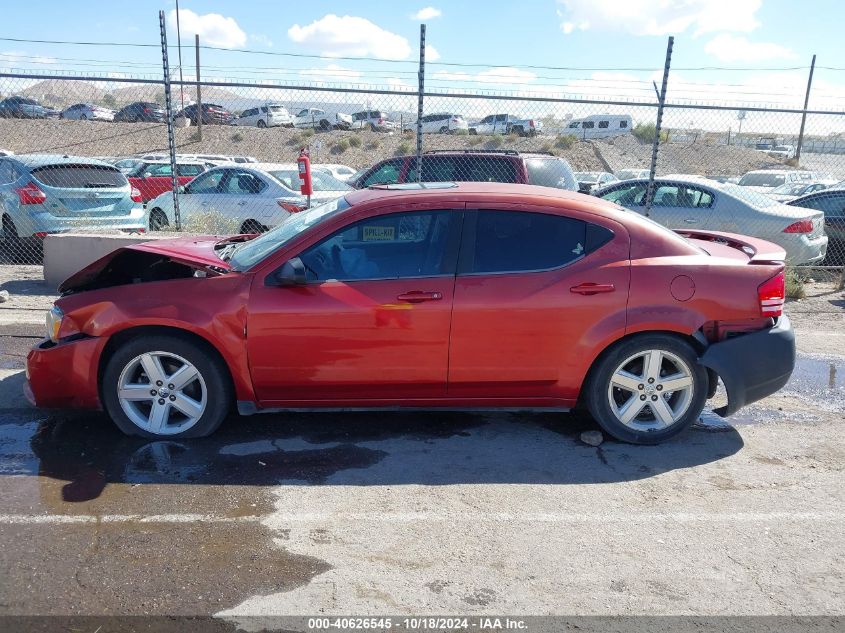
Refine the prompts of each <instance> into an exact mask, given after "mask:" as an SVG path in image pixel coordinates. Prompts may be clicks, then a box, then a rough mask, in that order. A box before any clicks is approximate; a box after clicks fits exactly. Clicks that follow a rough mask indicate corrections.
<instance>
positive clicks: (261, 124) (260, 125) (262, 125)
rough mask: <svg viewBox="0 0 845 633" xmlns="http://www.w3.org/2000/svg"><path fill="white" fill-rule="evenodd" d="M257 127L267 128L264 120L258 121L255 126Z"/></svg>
mask: <svg viewBox="0 0 845 633" xmlns="http://www.w3.org/2000/svg"><path fill="white" fill-rule="evenodd" d="M255 125H256V126H257V127H260V128H265V127H267V123H265V122H264V119H258V123H256V124H255Z"/></svg>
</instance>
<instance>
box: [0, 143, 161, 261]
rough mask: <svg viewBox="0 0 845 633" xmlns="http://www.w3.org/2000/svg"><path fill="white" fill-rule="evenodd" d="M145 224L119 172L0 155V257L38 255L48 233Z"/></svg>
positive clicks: (84, 161) (136, 197)
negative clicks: (0, 255)
mask: <svg viewBox="0 0 845 633" xmlns="http://www.w3.org/2000/svg"><path fill="white" fill-rule="evenodd" d="M145 224H146V220H145V211H144V207H143V205H142V203H141V194H140V192H139V191H138V190H137V189H135V188H134V187H132V186H131V185H130V184H129V181H128V180H127V179H126V176H124V175H123V174H122V173H121V172H120V170H119V169H118V168H117V167H115V166H114V165H109V164H108V163H105V162H103V161H100V160H94V159H91V158H83V157H80V156H58V155H52V154H25V155H17V156H4V157H0V254H2V255H3V256H4V258H10V259H13V260H16V259H21V258H22V257H24V258H28V259H29V258H31V257H28V256H31V254H33V253H37V252H40V250H41V240H42V239H43V238H44V237H45V236H46V235H48V234H50V233H63V232H68V231H85V230H93V229H96V230H103V229H118V230H122V231H126V232H136V231H138V232H140V231H143V230H144V227H145Z"/></svg>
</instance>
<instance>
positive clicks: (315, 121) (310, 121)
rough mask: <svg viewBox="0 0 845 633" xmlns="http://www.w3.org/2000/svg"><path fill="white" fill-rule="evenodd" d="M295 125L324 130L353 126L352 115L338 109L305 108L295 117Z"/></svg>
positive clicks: (345, 128)
mask: <svg viewBox="0 0 845 633" xmlns="http://www.w3.org/2000/svg"><path fill="white" fill-rule="evenodd" d="M293 126H294V127H295V128H299V129H305V128H310V129H315V130H323V131H328V130H348V129H350V128H351V127H352V116H351V115H349V114H346V113H345V112H338V111H337V110H324V109H321V108H303V109H302V110H300V111H299V112H298V113H297V114H296V116H295V117H294V119H293Z"/></svg>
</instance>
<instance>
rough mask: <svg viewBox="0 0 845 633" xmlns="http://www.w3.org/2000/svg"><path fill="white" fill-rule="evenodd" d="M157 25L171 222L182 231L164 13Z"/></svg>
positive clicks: (161, 12)
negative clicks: (162, 74)
mask: <svg viewBox="0 0 845 633" xmlns="http://www.w3.org/2000/svg"><path fill="white" fill-rule="evenodd" d="M158 23H159V27H160V28H161V65H162V68H163V70H164V109H165V112H166V114H167V146H168V149H169V150H170V185H171V189H172V190H173V220H174V223H175V225H176V230H177V231H181V230H182V219H181V217H180V216H179V179H178V176H177V173H176V137H175V136H174V133H173V99H172V95H171V93H170V63H169V62H168V59H167V25H166V24H165V21H164V11H159V12H158Z"/></svg>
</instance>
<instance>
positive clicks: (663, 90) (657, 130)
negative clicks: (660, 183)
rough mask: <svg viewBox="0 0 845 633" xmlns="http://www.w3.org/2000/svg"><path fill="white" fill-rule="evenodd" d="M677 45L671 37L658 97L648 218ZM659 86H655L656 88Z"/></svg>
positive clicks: (648, 198) (650, 174) (648, 190)
mask: <svg viewBox="0 0 845 633" xmlns="http://www.w3.org/2000/svg"><path fill="white" fill-rule="evenodd" d="M674 45H675V38H674V37H673V36H671V35H670V36H669V43H668V44H667V45H666V61H665V63H664V64H663V84H662V85H661V86H660V93H659V94H658V95H657V99H658V101H657V122H656V123H655V126H654V127H655V129H654V142H653V143H652V144H651V169H650V170H649V173H648V188H647V189H646V192H645V215H646V217H648V215H649V212H650V211H651V204H652V202H653V200H654V176H655V173H656V172H657V150H658V147H659V145H660V130H661V128H662V126H663V106H664V105H665V103H666V85H667V84H668V83H669V67H670V65H671V63H672V47H673V46H674ZM656 87H657V86H655V88H656Z"/></svg>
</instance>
